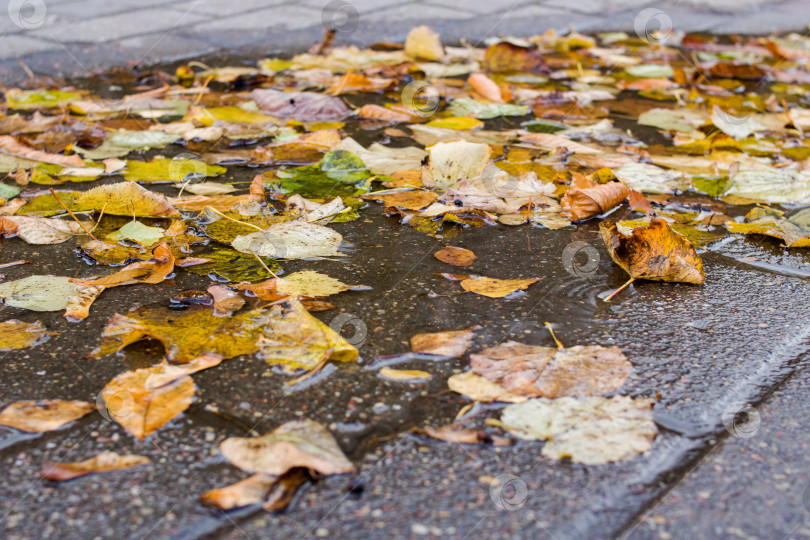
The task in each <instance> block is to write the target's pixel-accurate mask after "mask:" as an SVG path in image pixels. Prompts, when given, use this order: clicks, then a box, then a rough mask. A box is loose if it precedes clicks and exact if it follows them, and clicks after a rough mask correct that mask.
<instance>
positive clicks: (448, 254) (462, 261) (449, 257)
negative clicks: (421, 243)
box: [433, 246, 475, 267]
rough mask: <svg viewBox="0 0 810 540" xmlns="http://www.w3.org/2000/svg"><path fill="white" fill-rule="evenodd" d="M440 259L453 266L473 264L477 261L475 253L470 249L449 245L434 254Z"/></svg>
mask: <svg viewBox="0 0 810 540" xmlns="http://www.w3.org/2000/svg"><path fill="white" fill-rule="evenodd" d="M433 256H434V257H436V258H437V259H439V260H440V261H442V262H444V263H447V264H452V265H453V266H462V267H466V266H471V265H472V263H473V262H475V253H473V252H472V251H470V250H469V249H464V248H459V247H453V246H447V247H444V248H442V249H440V250H439V251H437V252H436V253H434V254H433Z"/></svg>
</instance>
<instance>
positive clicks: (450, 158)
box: [422, 141, 492, 189]
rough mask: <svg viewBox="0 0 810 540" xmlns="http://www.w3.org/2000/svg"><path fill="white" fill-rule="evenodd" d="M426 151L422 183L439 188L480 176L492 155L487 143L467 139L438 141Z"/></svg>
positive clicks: (445, 187)
mask: <svg viewBox="0 0 810 540" xmlns="http://www.w3.org/2000/svg"><path fill="white" fill-rule="evenodd" d="M428 152H429V155H430V157H429V158H428V163H427V165H425V166H423V167H422V183H424V184H425V185H426V186H429V187H433V186H435V187H437V188H439V189H447V188H449V187H452V186H454V185H456V184H457V183H458V182H460V181H462V180H466V179H469V178H477V177H479V176H481V173H482V172H483V171H484V167H486V165H487V163H489V161H490V158H491V156H492V149H491V148H490V147H489V145H488V144H483V143H472V142H467V141H454V142H446V143H445V142H440V143H437V144H434V145H433V146H431V147H430V149H429V150H428Z"/></svg>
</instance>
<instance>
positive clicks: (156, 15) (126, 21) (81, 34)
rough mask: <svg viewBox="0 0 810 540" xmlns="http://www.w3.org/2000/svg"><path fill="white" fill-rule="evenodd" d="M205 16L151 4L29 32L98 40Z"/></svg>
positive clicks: (66, 39) (169, 27)
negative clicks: (150, 6) (155, 6)
mask: <svg viewBox="0 0 810 540" xmlns="http://www.w3.org/2000/svg"><path fill="white" fill-rule="evenodd" d="M206 18H207V17H204V16H201V15H199V14H194V13H188V12H184V11H179V10H173V9H167V8H150V9H143V10H138V11H133V12H129V13H119V14H117V15H110V16H107V17H99V18H97V19H89V20H84V21H79V22H63V23H61V24H58V25H54V26H53V27H50V28H41V29H39V30H35V31H32V32H31V35H35V36H37V37H41V38H44V39H51V40H54V41H59V42H63V43H64V42H78V43H82V42H84V43H88V42H89V43H101V42H105V41H111V40H118V39H123V38H127V37H130V36H135V35H138V34H145V33H149V32H156V31H171V30H172V29H175V28H178V27H181V26H188V25H190V24H193V23H195V22H198V21H202V20H205V19H206Z"/></svg>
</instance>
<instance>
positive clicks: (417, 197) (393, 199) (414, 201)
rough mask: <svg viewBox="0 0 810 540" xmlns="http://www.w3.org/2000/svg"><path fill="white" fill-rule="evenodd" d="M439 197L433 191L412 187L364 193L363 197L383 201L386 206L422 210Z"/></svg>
mask: <svg viewBox="0 0 810 540" xmlns="http://www.w3.org/2000/svg"><path fill="white" fill-rule="evenodd" d="M438 197H439V195H438V194H437V193H435V192H433V191H427V190H424V189H411V190H408V191H399V192H395V193H382V194H378V193H369V194H367V195H363V197H362V198H363V199H374V200H378V201H382V203H383V204H384V205H385V206H386V207H389V206H395V207H397V208H404V209H405V210H421V209H423V208H426V207H427V206H430V204H431V203H432V202H433V201H435V200H436V199H437V198H438Z"/></svg>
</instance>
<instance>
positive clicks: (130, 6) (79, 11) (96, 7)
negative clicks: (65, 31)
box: [47, 0, 171, 20]
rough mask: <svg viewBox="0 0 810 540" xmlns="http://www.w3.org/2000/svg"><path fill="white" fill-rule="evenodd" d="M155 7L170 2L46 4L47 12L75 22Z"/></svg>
mask: <svg viewBox="0 0 810 540" xmlns="http://www.w3.org/2000/svg"><path fill="white" fill-rule="evenodd" d="M155 5H162V6H167V5H171V2H166V1H161V0H115V1H113V2H111V1H109V0H80V1H78V2H77V1H73V2H65V3H60V4H54V5H51V3H50V1H49V2H48V4H47V6H48V12H49V13H58V14H60V15H65V16H68V17H70V18H74V19H77V20H87V19H95V18H98V17H103V16H105V15H112V14H115V13H121V12H125V11H130V12H131V11H132V10H134V9H140V8H145V7H150V6H155Z"/></svg>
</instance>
